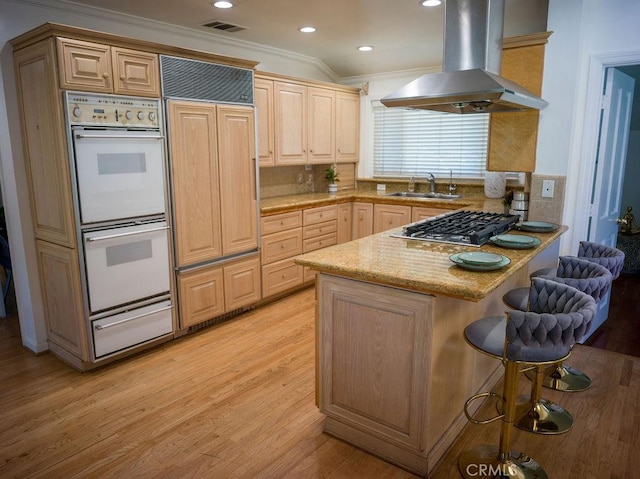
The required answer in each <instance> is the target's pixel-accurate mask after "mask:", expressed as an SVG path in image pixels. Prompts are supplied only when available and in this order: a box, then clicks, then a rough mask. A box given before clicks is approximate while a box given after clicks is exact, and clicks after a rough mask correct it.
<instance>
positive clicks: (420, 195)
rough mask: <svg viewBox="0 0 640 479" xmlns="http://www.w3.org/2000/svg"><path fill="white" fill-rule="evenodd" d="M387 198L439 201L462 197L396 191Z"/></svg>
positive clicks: (446, 194)
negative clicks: (432, 199)
mask: <svg viewBox="0 0 640 479" xmlns="http://www.w3.org/2000/svg"><path fill="white" fill-rule="evenodd" d="M387 196H397V197H401V198H435V199H439V200H455V199H456V198H460V195H452V194H448V193H429V192H425V193H417V192H414V191H396V192H395V193H389V194H387Z"/></svg>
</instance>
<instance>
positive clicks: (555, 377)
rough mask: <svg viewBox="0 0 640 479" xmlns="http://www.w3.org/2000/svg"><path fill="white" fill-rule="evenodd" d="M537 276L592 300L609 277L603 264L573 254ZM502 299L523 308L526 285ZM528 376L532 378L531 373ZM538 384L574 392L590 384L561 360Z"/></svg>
mask: <svg viewBox="0 0 640 479" xmlns="http://www.w3.org/2000/svg"><path fill="white" fill-rule="evenodd" d="M538 277H540V278H547V279H552V280H554V281H557V282H561V283H565V284H569V285H571V286H573V287H575V288H577V289H579V290H580V291H582V292H584V293H587V294H589V295H591V296H593V299H594V300H595V301H596V303H598V302H600V300H602V299H603V298H604V297H605V296H606V295H607V293H608V292H609V290H610V287H611V278H612V276H611V273H610V272H609V270H608V269H607V268H605V267H604V266H602V265H600V264H598V263H597V262H594V261H591V260H590V259H586V258H577V257H574V256H561V257H560V258H559V261H558V268H557V270H556V273H555V274H554V275H548V276H538ZM502 300H503V301H504V303H505V304H506V305H507V306H509V307H511V308H515V309H521V310H523V311H524V310H526V309H528V308H529V304H528V302H529V296H528V291H527V288H516V289H512V290H511V291H509V292H507V294H505V295H504V296H503V298H502ZM528 376H529V378H531V379H533V378H532V375H531V374H528ZM542 384H543V386H545V387H548V388H550V389H555V390H561V391H567V392H576V391H584V390H585V389H588V388H589V387H591V379H590V378H589V376H587V375H586V374H584V373H583V372H582V371H580V370H578V369H576V368H572V367H570V366H566V365H564V364H563V363H561V364H558V365H556V366H555V367H553V368H550V369H549V371H548V372H547V374H546V375H545V376H543V378H542Z"/></svg>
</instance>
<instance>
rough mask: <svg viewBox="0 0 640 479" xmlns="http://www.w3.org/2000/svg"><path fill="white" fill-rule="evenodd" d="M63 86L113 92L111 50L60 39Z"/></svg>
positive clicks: (71, 88) (101, 46)
mask: <svg viewBox="0 0 640 479" xmlns="http://www.w3.org/2000/svg"><path fill="white" fill-rule="evenodd" d="M58 59H59V61H60V62H61V65H60V87H61V88H63V89H70V90H89V91H95V92H101V93H111V91H112V86H113V83H112V79H111V47H109V46H108V45H101V44H99V43H91V42H84V41H80V40H71V39H68V38H58Z"/></svg>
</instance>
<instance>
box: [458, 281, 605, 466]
mask: <svg viewBox="0 0 640 479" xmlns="http://www.w3.org/2000/svg"><path fill="white" fill-rule="evenodd" d="M530 290H531V297H535V298H537V301H536V305H537V306H538V307H539V308H540V309H541V311H540V312H536V311H508V312H507V315H506V317H504V316H502V317H489V318H483V319H479V320H477V321H474V322H473V323H471V324H470V325H469V326H467V327H466V328H465V330H464V336H465V339H466V341H467V342H468V343H469V345H471V346H472V347H473V348H474V349H476V350H478V351H480V352H482V353H484V354H487V355H489V356H492V357H495V358H497V359H502V362H503V364H504V366H505V373H504V385H503V392H502V397H500V396H498V395H496V394H495V393H491V392H490V393H482V394H476V395H474V396H472V397H471V398H469V399H468V400H467V402H466V403H465V406H464V413H465V415H466V416H467V418H468V419H469V421H471V422H472V423H474V424H487V423H489V422H492V421H495V420H497V419H501V420H502V426H501V429H500V442H499V445H498V446H479V447H476V448H474V449H471V450H468V451H466V452H464V453H463V454H462V455H461V456H460V459H459V461H458V468H459V469H460V473H461V474H462V476H463V477H465V478H478V477H501V478H507V477H508V478H519V479H527V478H538V479H543V478H547V477H548V476H547V474H546V473H545V471H544V469H543V468H542V467H541V466H540V464H538V463H537V462H536V461H535V460H534V459H532V458H531V457H530V456H528V455H527V454H523V453H521V452H519V451H516V450H512V449H511V442H512V439H513V426H514V424H515V421H516V419H517V410H516V400H517V392H518V375H519V373H521V372H523V370H526V369H528V368H531V367H541V368H542V369H544V367H545V366H546V365H550V364H554V363H556V362H558V361H561V360H563V359H565V358H567V357H569V355H570V354H571V348H572V346H573V345H574V344H575V343H576V342H577V341H579V340H580V339H581V338H582V336H583V335H584V333H585V331H587V328H588V327H589V324H590V323H591V320H592V319H593V316H594V315H595V312H596V304H595V301H594V299H593V298H592V297H591V296H589V295H588V294H585V293H582V292H581V291H579V290H577V289H575V288H573V287H571V286H569V285H566V284H562V283H557V282H555V281H551V280H548V279H544V278H533V279H532V280H531V287H530ZM488 396H494V397H498V398H499V399H500V401H501V403H502V408H501V409H502V411H503V412H502V414H500V415H498V416H495V417H493V418H490V419H486V420H478V419H475V418H474V417H472V416H471V415H470V414H469V411H468V408H469V405H470V404H471V402H472V401H474V400H476V399H479V398H484V397H488Z"/></svg>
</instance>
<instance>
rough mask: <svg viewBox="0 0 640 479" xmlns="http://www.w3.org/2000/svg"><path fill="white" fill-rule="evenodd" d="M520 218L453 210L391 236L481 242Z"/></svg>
mask: <svg viewBox="0 0 640 479" xmlns="http://www.w3.org/2000/svg"><path fill="white" fill-rule="evenodd" d="M519 219H520V217H519V216H517V215H506V214H500V213H485V212H482V211H454V212H451V213H447V214H444V215H440V216H436V217H433V218H428V219H426V220H422V221H418V222H416V223H411V224H409V225H407V226H404V227H403V228H402V232H399V233H394V234H392V235H391V236H394V237H398V238H408V239H415V240H421V241H434V242H437V243H451V244H463V245H468V246H478V247H479V246H482V245H483V244H485V243H486V242H487V241H489V238H491V237H492V236H495V235H499V234H502V233H504V232H505V231H509V230H510V229H511V228H513V227H514V226H515V224H516V223H517V222H518V220H519Z"/></svg>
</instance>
